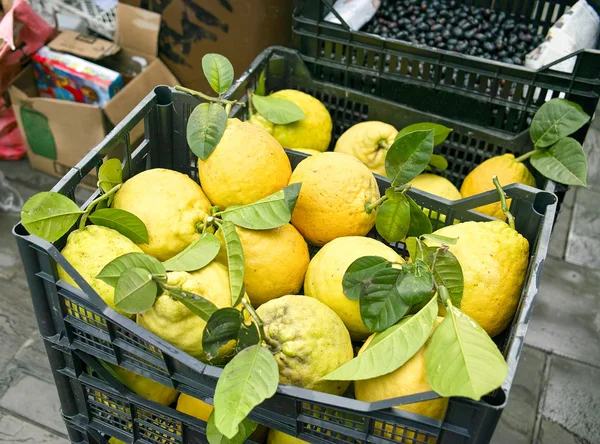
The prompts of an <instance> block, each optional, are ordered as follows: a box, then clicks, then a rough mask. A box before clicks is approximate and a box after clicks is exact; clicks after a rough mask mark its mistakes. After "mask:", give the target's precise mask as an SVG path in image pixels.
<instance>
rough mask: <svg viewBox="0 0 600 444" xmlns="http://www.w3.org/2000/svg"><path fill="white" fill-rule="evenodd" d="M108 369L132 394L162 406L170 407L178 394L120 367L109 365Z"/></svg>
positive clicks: (169, 388) (171, 389)
mask: <svg viewBox="0 0 600 444" xmlns="http://www.w3.org/2000/svg"><path fill="white" fill-rule="evenodd" d="M110 367H111V368H112V369H113V371H114V372H115V373H116V374H117V375H118V376H119V378H120V379H121V380H122V381H123V382H124V383H125V385H126V386H127V387H128V388H129V389H130V390H131V391H132V392H134V393H137V394H138V395H140V396H142V397H144V398H146V399H149V400H150V401H154V402H158V403H159V404H162V405H170V404H171V403H172V402H173V401H175V399H176V398H177V395H178V394H179V392H178V391H177V390H175V389H173V388H171V387H167V386H164V385H162V384H159V383H158V382H155V381H153V380H151V379H148V378H146V377H144V376H142V375H138V374H136V373H133V372H131V371H129V370H127V369H124V368H122V367H118V366H116V365H111V366H110Z"/></svg>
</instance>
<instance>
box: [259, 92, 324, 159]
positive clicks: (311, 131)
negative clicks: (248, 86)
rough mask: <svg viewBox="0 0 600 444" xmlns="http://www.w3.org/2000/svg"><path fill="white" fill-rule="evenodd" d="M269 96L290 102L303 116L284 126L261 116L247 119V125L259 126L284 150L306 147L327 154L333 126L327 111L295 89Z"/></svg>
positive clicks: (318, 102) (320, 104)
mask: <svg viewBox="0 0 600 444" xmlns="http://www.w3.org/2000/svg"><path fill="white" fill-rule="evenodd" d="M269 97H275V98H279V99H285V100H289V101H290V102H293V103H295V104H296V105H298V107H300V109H301V110H302V111H304V114H305V115H306V117H305V118H304V119H301V120H298V121H297V122H293V123H288V124H287V125H275V124H273V123H271V122H269V121H268V120H267V119H265V118H264V117H263V116H261V115H260V114H255V115H254V116H252V117H251V118H250V122H252V123H254V124H256V125H260V126H262V127H263V128H265V129H266V130H267V131H269V133H270V134H272V135H273V137H275V139H277V141H278V142H279V143H280V144H281V145H283V146H284V147H285V148H308V149H311V150H316V151H326V150H327V148H328V147H329V142H330V141H331V129H332V128H333V123H332V121H331V116H330V115H329V111H327V108H325V106H324V105H323V104H322V103H321V102H320V101H319V100H318V99H315V98H314V97H313V96H311V95H308V94H306V93H303V92H302V91H297V90H294V89H284V90H281V91H277V92H275V93H273V94H271V95H270V96H269Z"/></svg>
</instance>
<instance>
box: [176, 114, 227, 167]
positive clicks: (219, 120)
mask: <svg viewBox="0 0 600 444" xmlns="http://www.w3.org/2000/svg"><path fill="white" fill-rule="evenodd" d="M226 126H227V113H226V112H225V108H223V107H222V106H221V105H219V104H218V103H201V104H200V105H198V106H197V107H196V108H194V111H192V114H190V117H189V119H188V123H187V128H186V138H187V143H188V145H189V146H190V149H191V150H192V152H193V153H194V154H195V155H196V156H198V157H199V158H200V159H202V160H206V159H208V156H210V155H211V153H212V152H213V151H214V149H215V148H216V147H217V145H218V143H219V141H220V140H221V137H223V133H224V132H225V127H226Z"/></svg>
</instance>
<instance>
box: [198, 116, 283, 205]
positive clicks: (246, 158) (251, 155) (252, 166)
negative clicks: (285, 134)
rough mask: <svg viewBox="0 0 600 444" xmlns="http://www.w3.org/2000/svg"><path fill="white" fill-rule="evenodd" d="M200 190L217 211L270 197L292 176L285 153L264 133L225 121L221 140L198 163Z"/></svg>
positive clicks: (260, 129) (236, 120) (231, 120)
mask: <svg viewBox="0 0 600 444" xmlns="http://www.w3.org/2000/svg"><path fill="white" fill-rule="evenodd" d="M198 174H199V175H200V183H201V184H202V189H203V190H204V192H205V193H206V195H207V196H208V198H209V199H210V201H211V202H212V203H213V204H214V205H218V206H219V207H221V209H224V208H227V207H230V206H231V205H245V204H249V203H252V202H256V201H257V200H259V199H262V198H263V197H267V196H268V195H269V194H273V193H275V192H277V191H279V190H281V189H282V188H283V187H285V186H286V185H287V183H288V180H289V178H290V175H291V174H292V167H291V166H290V161H289V159H288V157H287V154H285V151H284V150H283V148H282V147H281V145H280V144H279V142H277V140H275V139H274V138H273V136H271V135H270V134H269V133H268V132H267V131H265V130H264V129H263V128H261V127H260V126H257V125H252V124H250V123H248V122H240V121H239V120H238V119H229V121H228V122H227V128H226V129H225V132H224V133H223V137H221V140H220V141H219V143H218V144H217V147H216V148H215V150H214V151H213V152H212V154H211V155H210V156H208V159H206V160H205V161H202V160H200V159H198Z"/></svg>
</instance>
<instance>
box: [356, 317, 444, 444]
mask: <svg viewBox="0 0 600 444" xmlns="http://www.w3.org/2000/svg"><path fill="white" fill-rule="evenodd" d="M443 319H444V318H441V317H438V318H437V320H436V324H435V325H436V326H438V325H439V324H440V323H441V322H442V321H443ZM372 339H373V336H371V337H370V338H369V339H368V340H367V341H366V342H365V343H364V345H363V346H362V348H361V349H360V351H359V352H358V354H359V355H360V354H362V353H363V352H364V351H365V350H366V348H367V347H368V346H369V343H370V342H371V340H372ZM427 344H428V343H426V344H425V345H423V347H421V348H420V349H419V351H418V352H417V353H416V354H415V355H414V356H413V357H412V358H410V359H409V360H408V361H406V362H405V363H404V365H403V366H402V367H400V368H399V369H397V370H394V371H393V372H391V373H388V374H386V375H382V376H378V377H376V378H372V379H365V380H361V381H356V382H355V383H354V393H355V395H356V399H358V400H360V401H365V402H375V401H381V400H384V399H389V398H396V397H399V396H407V395H412V394H416V393H424V392H429V391H431V386H430V385H429V382H428V381H427V374H426V371H425V353H426V350H427ZM394 408H396V409H399V410H405V411H407V412H412V413H416V414H418V415H423V416H428V417H430V418H434V419H439V420H442V419H444V416H445V415H446V409H447V408H448V398H439V399H433V400H431V401H423V402H417V403H413V404H405V405H398V406H396V407H394ZM382 428H383V427H382V424H381V423H379V424H375V429H376V430H381V429H382ZM392 429H393V427H392V426H391V425H386V426H385V430H386V431H388V432H392ZM404 432H406V437H405V438H408V439H409V441H406V442H412V441H411V440H412V439H415V440H419V442H427V443H428V444H433V443H435V442H436V439H435V438H433V437H429V438H427V439H426V437H425V435H420V436H415V432H413V431H410V430H408V431H405V430H403V429H400V430H398V429H397V430H395V431H394V433H395V435H396V437H398V439H395V440H396V441H402V442H404V441H403V438H401V437H402V435H403V434H404ZM380 433H381V432H380ZM381 435H383V436H385V437H386V438H387V439H392V436H391V433H381ZM415 442H416V441H415Z"/></svg>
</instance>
